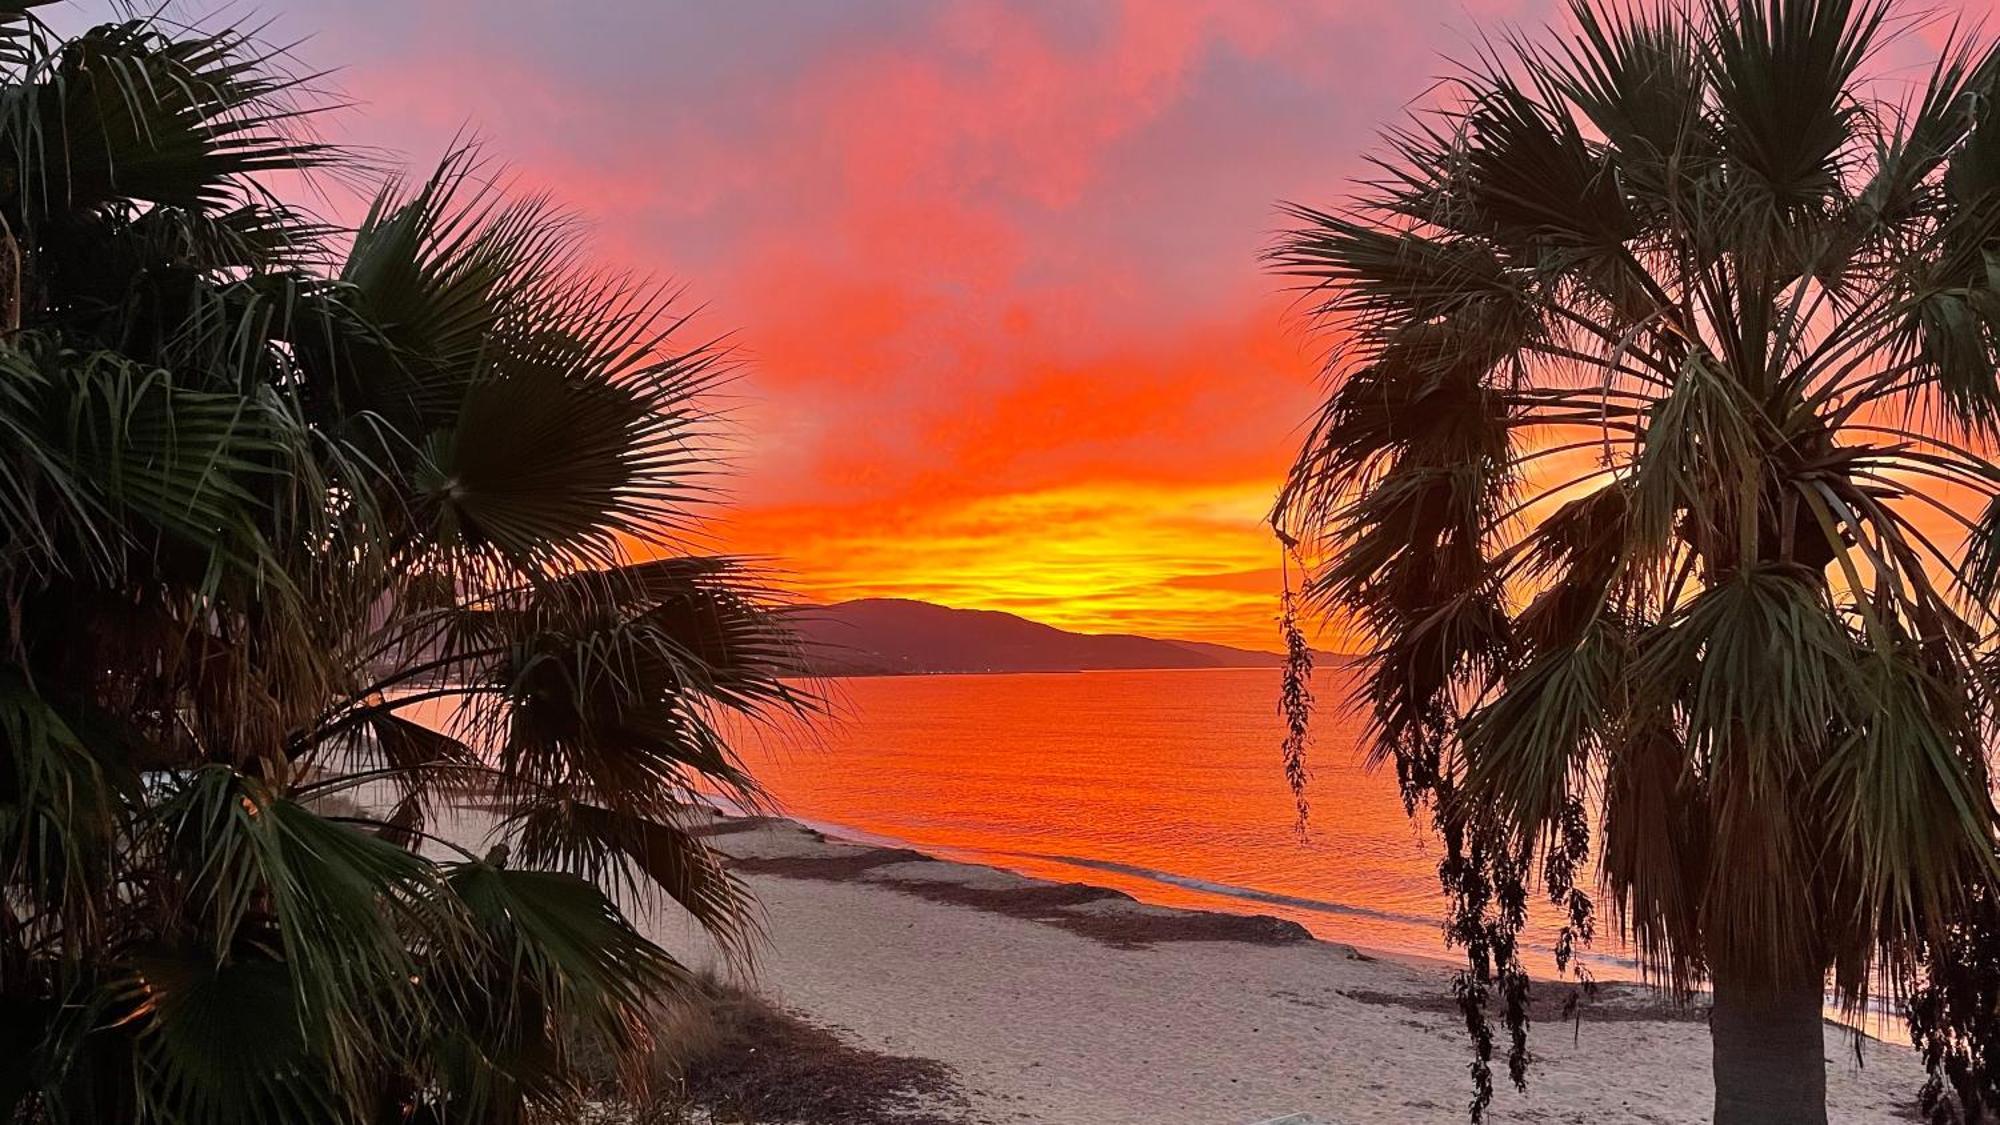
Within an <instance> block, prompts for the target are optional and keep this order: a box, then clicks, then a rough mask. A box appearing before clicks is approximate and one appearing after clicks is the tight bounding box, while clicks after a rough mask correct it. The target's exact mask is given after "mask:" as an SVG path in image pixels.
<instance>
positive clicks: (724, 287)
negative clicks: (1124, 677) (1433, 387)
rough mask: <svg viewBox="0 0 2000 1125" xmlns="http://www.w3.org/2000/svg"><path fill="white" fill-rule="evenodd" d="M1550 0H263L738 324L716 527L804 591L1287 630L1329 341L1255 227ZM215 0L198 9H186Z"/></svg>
mask: <svg viewBox="0 0 2000 1125" xmlns="http://www.w3.org/2000/svg"><path fill="white" fill-rule="evenodd" d="M1548 7H1549V5H1547V4H1545V3H1542V2H1540V0H1533V2H1531V0H1520V2H1507V0H1452V2H1449V3H1445V2H1438V0H1404V2H1398V3H1393V4H1390V3H1381V2H1378V0H1325V2H1315V0H1272V2H1265V0H1216V2H1207V0H1125V2H1109V0H1107V2H1092V0H1060V2H1048V3H1034V2H1010V3H988V2H984V0H966V2H958V0H907V2H906V0H812V2H805V0H793V2H779V0H735V2H731V3H726V4H724V3H704V4H692V3H662V2H657V0H592V2H590V3H555V2H553V0H540V2H531V0H479V2H460V0H438V2H416V0H340V2H338V3H335V2H333V0H266V2H265V3H262V4H261V5H259V6H258V7H256V8H254V9H244V8H241V7H232V8H228V9H225V12H226V14H227V15H228V17H229V18H232V19H236V20H239V21H240V20H242V19H244V18H245V13H246V11H254V13H255V15H256V16H257V17H259V18H269V19H270V20H271V21H272V22H271V25H270V27H269V29H268V30H267V32H266V36H267V37H268V38H271V39H273V40H277V41H284V42H289V41H293V40H302V42H300V43H299V45H298V46H297V48H296V50H295V54H296V55H297V56H298V58H299V60H300V61H301V63H302V64H304V65H306V66H309V67H311V68H314V69H320V68H328V69H332V70H334V73H333V74H332V75H331V77H330V78H329V79H328V84H329V85H331V86H332V87H333V88H335V89H337V90H338V91H339V92H340V93H341V94H342V95H343V96H345V97H346V98H349V99H351V100H352V101H353V102H354V103H355V104H354V106H353V108H351V109H348V110H345V111H343V112H341V113H340V114H339V115H338V116H336V117H335V118H333V119H331V120H330V121H329V122H328V123H326V124H325V125H324V126H323V127H322V128H323V131H325V132H326V133H327V134H328V136H329V138H330V139H333V140H337V141H342V142H345V143H348V144H356V145H364V146H371V147H374V148H378V149H381V150H383V151H384V152H386V153H388V154H390V155H392V156H393V157H394V158H395V159H397V160H400V161H402V162H404V163H406V164H407V165H409V166H411V167H413V168H416V169H418V170H420V171H421V170H423V169H425V168H426V167H427V166H429V165H431V164H433V163H435V161H436V160H437V159H438V158H439V156H440V155H442V154H443V153H444V152H445V151H446V150H447V149H448V148H449V147H450V145H451V144H452V143H453V140H454V138H457V137H461V136H464V135H467V134H471V135H475V136H477V137H478V138H480V139H481V140H482V142H483V143H484V145H485V147H486V151H487V152H488V154H489V155H490V156H491V157H492V158H493V159H495V160H496V161H503V162H505V164H506V165H507V166H508V167H509V168H510V169H511V174H512V176H513V177H514V179H515V182H516V183H518V184H519V185H521V187H522V188H523V189H524V190H528V189H533V190H544V189H545V190H547V191H550V192H552V193H553V194H554V195H555V197H556V198H557V199H559V200H560V201H562V202H563V203H565V204H567V205H568V206H570V207H572V208H574V209H575V210H577V211H579V212H581V213H582V214H584V215H586V216H587V217H588V218H589V219H590V220H591V221H592V222H593V224H594V235H595V252H596V254H597V256H598V257H600V258H601V259H602V260H603V261H604V262H605V264H607V265H609V266H612V267H615V268H621V269H624V268H629V269H634V270H637V271H640V272H643V273H648V274H653V275H657V276H661V277H666V278H671V279H672V280H673V281H674V282H675V283H677V284H679V285H682V286H685V289H686V298H685V300H686V301H687V307H688V308H689V309H691V310H692V309H696V308H698V309H699V313H698V315H697V316H696V318H695V320H694V322H693V324H692V325H691V328H690V331H691V334H692V335H702V334H710V335H722V334H725V333H727V334H729V336H730V338H731V340H732V341H733V342H734V344H735V346H736V347H737V348H738V349H739V355H740V357H741V359H742V361H743V364H742V367H741V374H740V377H739V378H738V379H737V380H736V381H735V382H734V383H733V384H732V385H731V386H730V387H729V388H728V391H727V394H726V396H725V399H726V401H722V402H720V403H719V404H720V405H723V406H725V407H726V409H727V411H728V415H729V418H730V420H731V424H732V431H733V435H734V437H733V440H732V448H733V458H734V461H733V464H734V472H733V475H732V478H731V490H732V493H733V499H732V503H731V507H730V508H729V510H728V511H727V512H726V513H718V517H717V521H716V522H715V523H714V525H713V527H712V535H713V537H714V540H715V542H716V543H717V544H718V545H719V546H720V547H721V548H723V549H726V550H729V551H733V552H741V553H746V554H751V555H757V556H761V557H766V558H769V559H772V560H774V561H775V563H776V564H777V565H778V566H779V567H780V568H781V569H782V571H783V573H784V575H785V581H786V582H787V583H788V584H789V585H790V586H791V587H792V588H793V589H794V590H795V591H796V592H797V593H798V594H800V595H801V596H803V597H806V598H810V599H815V600H821V599H824V600H832V599H838V598H849V597H860V596H903V597H915V598H924V599H928V600H932V601H937V602H942V603H945V604H948V605H954V606H964V607H972V608H986V609H1003V610H1009V611H1012V612H1016V613H1020V614H1023V615H1026V616H1029V617H1033V618H1036V619H1039V620H1043V621H1047V622H1050V623H1052V624H1056V625H1059V626H1063V627H1067V628H1074V629H1081V630H1085V631H1093V632H1103V631H1136V632H1144V633H1151V634H1155V635H1164V636H1176V637H1185V638H1192V639H1200V640H1211V641H1222V642H1227V643H1235V644H1242V645H1248V646H1253V647H1260V648H1270V647H1273V646H1274V645H1275V644H1276V643H1277V636H1276V629H1275V625H1274V618H1275V615H1276V609H1277V602H1278V593H1279V578H1278V570H1277V568H1278V563H1279V551H1278V548H1277V545H1276V544H1275V542H1274V541H1273V539H1272V537H1271V535H1270V533H1269V532H1268V530H1267V529H1265V527H1264V526H1263V522H1262V520H1263V516H1264V514H1265V512H1266V511H1267V510H1268V508H1269V505H1270V502H1271V499H1272V496H1273V494H1274V492H1275V491H1276V488H1277V484H1278V480H1279V477H1280V475H1281V474H1282V472H1283V470H1284V468H1285V465H1286V464H1287V463H1288V460H1289V458H1290V456H1291V454H1292V453H1293V452H1294V450H1295V447H1296V443H1297V442H1298V440H1299V438H1300V437H1301V433H1302V426H1303V424H1304V422H1305V420H1306V418H1307V416H1308V413H1309V411H1310V410H1311V408H1312V405H1313V403H1314V399H1315V388H1316V379H1317V376H1316V368H1317V357H1318V355H1319V354H1320V350H1321V347H1322V344H1321V343H1320V342H1318V341H1316V340H1315V339H1314V338H1313V336H1312V335H1311V334H1310V333H1309V332H1308V331H1307V330H1306V326H1305V325H1303V324H1302V323H1301V322H1300V320H1299V318H1298V317H1297V316H1296V315H1295V313H1294V310H1293V307H1292V301H1293V298H1292V296H1291V295H1290V294H1288V293H1286V292H1285V290H1284V288H1283V285H1282V284H1281V282H1280V281H1279V280H1277V279H1275V278H1273V277H1271V276H1269V275H1267V274H1266V273H1264V272H1262V270H1261V269H1260V267H1259V264H1258V260H1257V255H1258V252H1259V250H1260V249H1261V248H1263V247H1264V246H1266V245H1267V244H1268V243H1269V241H1270V240H1271V237H1272V234H1273V232H1274V230H1275V229H1276V228H1277V227H1278V226H1279V225H1280V223H1281V217H1280V215H1279V213H1278V211H1277V203H1278V202H1279V201H1280V200H1296V201H1301V202H1310V203H1319V204H1330V203H1332V202H1334V201H1336V200H1337V199H1338V198H1339V197H1340V196H1341V194H1342V193H1343V192H1344V191H1345V190H1347V189H1346V186H1345V184H1346V181H1347V180H1349V179H1350V178H1351V177H1353V176H1355V175H1358V174H1363V173H1365V171H1366V165H1365V163H1364V158H1365V157H1366V155H1367V154H1368V153H1369V152H1370V151H1372V150H1373V149H1374V148H1375V139H1374V138H1375V135H1376V133H1377V131H1378V130H1379V129H1380V128H1381V127H1382V126H1383V125H1384V124H1387V123H1391V122H1393V121H1395V120H1397V119H1398V118H1399V117H1400V116H1401V114H1402V113H1403V111H1404V109H1405V108H1406V107H1407V106H1409V105H1411V104H1412V103H1417V102H1421V100H1422V99H1423V98H1424V97H1425V96H1426V94H1427V92H1428V91H1429V90H1430V89H1431V87H1432V86H1433V84H1434V82H1435V80H1436V79H1437V78H1438V77H1439V76H1441V75H1443V74H1445V73H1447V72H1448V70H1449V63H1448V61H1447V60H1446V58H1445V57H1444V56H1445V55H1448V54H1449V55H1455V56H1457V57H1460V58H1463V57H1465V56H1467V55H1468V54H1469V53H1470V52H1471V49H1472V46H1473V44H1474V42H1475V40H1474V35H1475V33H1476V31H1477V30H1478V29H1480V28H1486V29H1489V30H1494V29H1498V28H1500V27H1502V26H1506V25H1510V24H1511V25H1514V26H1525V27H1533V26H1537V25H1539V24H1541V23H1543V22H1545V21H1546V20H1547V19H1548V18H1549V11H1548ZM197 10H198V9H197Z"/></svg>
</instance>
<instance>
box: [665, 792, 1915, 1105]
mask: <svg viewBox="0 0 2000 1125" xmlns="http://www.w3.org/2000/svg"><path fill="white" fill-rule="evenodd" d="M713 833H714V838H715V842H716V843H717V844H718V845H719V846H720V847H721V848H722V849H723V850H724V851H725V852H726V853H728V854H729V855H730V856H731V857H732V858H733V860H734V862H735V863H736V865H737V868H738V870H739V871H740V872H741V873H742V875H743V876H744V878H745V879H747V881H748V882H749V884H750V886H751V888H752V889H753V890H754V891H755V893H756V894H757V896H758V898H759V899H760V901H761V902H762V905H763V909H764V911H765V914H766V918H767V925H768V929H769V941H768V944H767V945H765V947H764V948H763V949H762V951H761V954H760V955H759V958H758V961H757V964H756V968H755V980H756V984H757V986H758V987H759V988H761V989H762V990H763V991H764V992H765V993H766V994H767V995H769V996H771V997H772V998H773V999H775V1000H776V1001H778V1002H780V1003H782V1004H784V1005H786V1006H787V1007H789V1008H791V1009H793V1010H795V1011H797V1012H798V1013H800V1014H802V1015H803V1016H805V1017H806V1018H808V1019H810V1020H812V1021H813V1022H815V1023H818V1024H821V1025H823V1026H826V1027H829V1028H833V1029H836V1030H838V1031H839V1032H840V1033H841V1034H842V1035H844V1036H847V1037H849V1038H851V1039H852V1040H854V1041H855V1042H857V1043H859V1044H861V1045H864V1046H867V1047H869V1048H872V1049H876V1050H880V1051H884V1052H888V1053H893V1054H898V1055H909V1056H919V1057H924V1058H931V1059H936V1060H939V1061H941V1062H943V1063H945V1064H946V1065H948V1066H949V1067H950V1068H952V1070H953V1071H954V1072H955V1074H956V1076H957V1078H958V1082H959V1085H960V1087H961V1089H962V1092H963V1094H964V1096H965V1099H966V1102H967V1103H968V1108H966V1109H964V1110H963V1117H964V1119H965V1120H966V1121H968V1122H978V1123H982V1125H1003V1123H1016V1122H1048V1123H1053V1125H1065V1123H1076V1125H1085V1123H1090V1125H1163V1123H1170V1125H1182V1123H1186V1125H1205V1123H1214V1125H1249V1123H1251V1122H1259V1121H1264V1120H1266V1119H1270V1118H1275V1117H1281V1116H1284V1115H1287V1114H1305V1115H1309V1119H1310V1120H1312V1121H1316V1122H1327V1123H1341V1125H1362V1123H1369V1122H1436V1123H1439V1125H1453V1123H1458V1122H1462V1121H1464V1120H1465V1109H1464V1107H1465V1101H1466V1098H1467V1096H1468V1093H1469V1089H1470V1087H1469V1080H1468V1078H1467V1076H1466V1063H1467V1061H1468V1059H1469V1057H1470V1056H1469V1047H1468V1045H1467V1043H1466V1040H1465V1037H1464V1031H1463V1027H1462V1025H1461V1024H1460V1023H1459V1020H1458V1016H1457V1013H1456V1010H1455V1009H1454V1008H1452V1006H1451V1005H1450V1003H1449V1000H1448V998H1447V997H1446V995H1445V992H1444V987H1445V985H1444V982H1445V968H1444V966H1443V965H1442V964H1424V963H1420V962H1410V961H1406V960H1396V959H1392V958H1388V957H1382V956H1375V955H1372V954H1369V953H1367V952H1366V951H1363V950H1357V949H1354V948H1352V947H1350V946H1346V945H1342V944H1340V943H1338V942H1332V941H1321V940H1313V939H1312V938H1311V937H1310V936H1309V935H1307V934H1306V933H1305V932H1304V931H1303V930H1302V929H1300V928H1299V927H1297V926H1296V925H1295V924H1294V923H1290V922H1286V921H1281V920H1278V919H1271V918H1261V919H1260V918H1246V917H1242V916H1235V915H1217V914H1205V913H1201V912H1194V911H1184V910H1174V909H1169V908H1165V907H1156V906H1149V905H1144V904H1141V903H1137V902H1134V901H1132V900H1131V899H1129V898H1127V897H1125V896H1123V895H1121V894H1118V893H1117V892H1111V891H1105V890H1102V889H1099V888H1093V887H1086V886H1082V885H1078V884H1057V883H1048V882H1040V881H1036V880H1031V879H1027V878H1025V877H1022V876H1019V875H1015V874H1012V873H1010V872H1005V871H1000V870H996V869H993V868H986V867H978V866H973V865H968V864H961V863H950V862H943V861H938V860H933V859H930V858H927V857H924V856H922V855H919V854H917V853H914V852H909V851H904V850H900V849H889V848H881V847H874V846H870V845H866V844H857V843H850V842H846V841H842V840H839V839H835V838H829V837H827V836H824V835H822V834H819V833H816V832H814V831H812V830H810V829H806V828H804V827H801V826H799V825H797V824H794V823H792V822H789V821H784V820H775V819H758V820H746V821H724V822H720V823H718V824H717V825H716V826H715V828H714V830H713ZM657 925H658V927H659V931H660V937H661V938H662V940H664V941H665V942H666V943H667V944H668V945H669V946H670V947H671V948H674V949H675V950H676V951H677V952H679V953H681V954H682V955H683V956H685V957H687V958H688V959H690V960H692V961H694V962H696V963H700V964H704V965H710V966H713V965H715V964H716V960H715V955H714V953H713V951H712V950H710V949H708V948H707V947H706V946H705V943H704V942H703V941H702V940H701V939H700V937H699V935H697V934H694V933H691V932H690V931H689V930H688V928H687V927H686V926H684V925H682V924H680V923H676V922H663V923H658V924H657ZM1542 991H1543V992H1544V993H1545V994H1547V993H1553V992H1555V991H1556V988H1555V987H1553V986H1544V987H1543V989H1542ZM1537 1008H1538V1011H1539V1010H1542V1009H1546V1010H1545V1011H1542V1012H1541V1014H1542V1015H1543V1017H1544V1018H1543V1019H1542V1022H1540V1023H1539V1024H1538V1026H1537V1028H1536V1034H1535V1037H1534V1045H1535V1050H1536V1053H1537V1063H1536V1066H1535V1068H1534V1071H1533V1075H1532V1079H1531V1082H1530V1085H1529V1089H1528V1090H1527V1092H1526V1093H1519V1092H1516V1091H1515V1090H1513V1089H1512V1088H1511V1087H1504V1088H1503V1089H1502V1090H1501V1091H1500V1092H1499V1094H1498V1096H1497V1097H1496V1100H1495V1104H1494V1110H1493V1114H1492V1120H1494V1121H1496V1122H1578V1123H1581V1122H1609V1121H1635V1122H1657V1123H1681V1122H1686V1123H1695V1122H1703V1121H1706V1120H1707V1116H1708V1111H1709V1104H1710V1099H1711V1089H1710V1086H1709V1068H1708V1061H1709V1060H1708V1056H1709V1040H1708V1034H1707V1028H1706V1026H1705V1023H1704V1018H1705V1017H1704V1015H1703V1013H1702V1012H1701V1011H1699V1010H1694V1011H1686V1010H1681V1009H1678V1008H1675V1007H1673V1006H1671V1005H1669V1004H1664V1003H1662V1002H1661V1001H1660V999H1659V998H1657V997H1656V996H1655V995H1654V994H1652V993H1650V992H1648V991H1645V990H1642V989H1638V988H1635V987H1631V986H1606V987H1605V988H1604V989H1603V990H1601V992H1600V995H1599V997H1598V999H1597V1000H1596V1001H1594V1002H1593V1003H1592V1004H1591V1005H1590V1006H1589V1007H1587V1008H1586V1009H1585V1011H1584V1014H1583V1018H1582V1022H1581V1024H1580V1026H1572V1025H1571V1024H1569V1023H1567V1022H1563V1021H1562V1020H1561V1019H1560V1018H1559V1015H1558V1013H1559V1009H1560V998H1559V997H1558V996H1553V995H1551V996H1548V997H1547V999H1546V1002H1545V1003H1538V1005H1537ZM1826 1055H1827V1059H1828V1063H1829V1076H1828V1086H1829V1089H1828V1101H1829V1105H1830V1110H1831V1115H1832V1119H1833V1120H1836V1121H1842V1122H1875V1121H1898V1120H1911V1119H1914V1117H1915V1113H1914V1103H1915V1092H1916V1089H1917V1086H1918V1083H1919V1082H1920V1081H1921V1078H1922V1069H1921V1067H1920V1065H1919V1063H1918V1061H1917V1059H1916V1057H1915V1055H1914V1053H1913V1052H1911V1051H1910V1050H1909V1049H1908V1048H1906V1047H1900V1046H1895V1045H1891V1044H1885V1043H1880V1042H1876V1041H1873V1040H1869V1041H1865V1042H1864V1043H1863V1044H1862V1049H1861V1052H1860V1057H1859V1060H1858V1062H1857V1057H1856V1051H1855V1041H1854V1037H1853V1035H1852V1034H1851V1033H1849V1032H1848V1031H1846V1030H1845V1029H1843V1028H1840V1027H1838V1026H1837V1025H1833V1024H1829V1025H1828V1026H1827V1032H1826ZM1503 1082H1504V1079H1503Z"/></svg>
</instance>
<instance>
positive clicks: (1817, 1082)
mask: <svg viewBox="0 0 2000 1125" xmlns="http://www.w3.org/2000/svg"><path fill="white" fill-rule="evenodd" d="M1822 983H1823V978H1822V976H1821V974H1820V973H1818V972H1816V971H1815V972H1798V973H1789V974H1786V975H1785V977H1784V978H1783V979H1776V978H1773V977H1772V976H1771V975H1770V974H1768V973H1763V974H1735V973H1727V974H1725V973H1717V974H1716V975H1715V980H1714V984H1715V1006H1714V1007H1713V1008H1712V1009H1711V1010H1710V1014H1709V1023H1708V1030H1709V1038H1710V1040H1711V1041H1712V1042H1713V1044H1714V1048H1715V1062H1714V1072H1715V1125H1826V1031H1825V1028H1824V1025H1823V1021H1822V1017H1821V1007H1820V1006H1821V992H1820V988H1821V985H1822Z"/></svg>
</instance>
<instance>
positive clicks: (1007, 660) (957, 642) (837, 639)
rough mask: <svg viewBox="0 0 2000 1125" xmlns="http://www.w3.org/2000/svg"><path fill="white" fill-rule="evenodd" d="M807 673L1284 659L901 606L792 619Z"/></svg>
mask: <svg viewBox="0 0 2000 1125" xmlns="http://www.w3.org/2000/svg"><path fill="white" fill-rule="evenodd" d="M793 624H794V625H795V627H796V628H797V629H798V630H799V632H800V633H801V634H802V635H803V636H804V638H805V640H806V644H807V646H808V648H809V650H810V652H811V654H812V657H813V660H814V664H815V666H816V668H817V669H818V670H819V671H820V672H822V673H824V674H826V675H834V676H857V675H858V676H872V675H900V674H909V673H925V672H1082V671H1089V670H1093V669H1107V668H1276V667H1278V666H1279V665H1281V664H1283V663H1284V658H1283V657H1281V656H1279V655H1277V654H1276V653H1269V652H1254V651H1251V650H1249V649H1241V648H1230V647H1229V646H1227V645H1217V644H1205V643H1201V642H1197V641H1168V640H1159V639H1156V638H1153V637H1140V636H1133V635H1131V634H1128V633H1072V632H1069V631H1067V630H1064V629H1058V628H1056V627H1055V626H1053V625H1044V624H1042V623H1041V622H1039V621H1030V620H1028V619H1027V618H1025V617H1016V616H1014V615H1013V614H1011V613H998V612H994V611H992V610H983V609H952V608H950V607H948V606H941V605H932V604H931V603H930V602H919V601H911V600H909V599H905V598H863V599H860V600H858V601H851V602H839V603H837V604H834V605H828V606H812V607H809V608H806V609H802V610H800V611H799V613H798V616H797V617H796V618H795V619H794V622H793Z"/></svg>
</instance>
